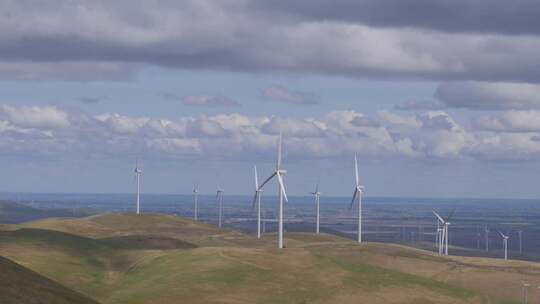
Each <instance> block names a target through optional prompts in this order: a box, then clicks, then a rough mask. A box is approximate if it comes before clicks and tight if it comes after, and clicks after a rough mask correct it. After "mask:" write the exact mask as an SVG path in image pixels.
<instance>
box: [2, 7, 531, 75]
mask: <svg viewBox="0 0 540 304" xmlns="http://www.w3.org/2000/svg"><path fill="white" fill-rule="evenodd" d="M318 2H319V3H318V4H319V7H321V9H314V8H313V7H315V5H313V4H310V5H309V7H308V2H307V1H302V2H298V3H296V2H295V3H292V2H289V1H288V2H287V4H286V5H285V6H283V5H284V4H283V3H285V2H281V4H279V3H278V4H268V1H259V2H246V1H243V0H228V1H195V0H191V1H182V2H168V1H167V2H166V1H163V2H152V5H144V4H145V3H146V2H145V1H142V0H139V1H127V0H124V1H114V2H111V1H87V2H85V1H80V2H76V3H75V2H72V1H67V0H54V1H51V2H48V5H39V4H36V3H35V2H34V1H3V2H2V4H0V11H2V12H3V13H4V15H3V18H1V19H0V39H1V40H2V45H1V46H0V77H3V78H9V77H11V79H48V78H66V79H73V80H79V79H82V80H88V79H92V78H93V79H103V78H106V79H109V78H110V77H112V78H116V77H119V78H122V77H124V78H125V77H129V76H130V75H131V73H133V71H134V70H136V69H137V68H140V67H142V66H144V65H147V64H151V65H161V66H166V67H171V68H174V67H176V68H190V69H227V70H233V71H285V72H303V73H321V74H338V75H345V76H352V77H365V76H370V77H380V78H407V79H448V80H453V79H457V80H485V81H522V82H539V81H540V67H539V64H540V53H538V52H537V50H538V49H539V48H540V37H539V36H537V35H536V34H532V33H527V32H525V31H524V29H526V28H528V29H532V30H534V29H538V28H540V27H539V26H537V23H538V22H539V21H538V20H540V18H537V17H538V4H535V3H536V2H532V1H524V0H519V1H517V3H514V2H513V3H512V5H510V4H509V3H508V2H504V3H503V2H495V3H494V2H493V1H489V2H487V1H486V2H482V1H479V0H475V1H468V2H465V1H453V2H451V1H449V0H448V1H426V0H423V1H421V0H415V1H413V2H412V3H409V2H408V3H407V5H408V7H407V9H403V7H402V6H404V5H405V3H403V2H397V1H389V0H384V1H381V2H379V1H377V2H376V1H374V0H371V1H359V2H358V3H356V4H355V3H353V2H352V1H338V2H336V3H334V2H333V1H328V2H321V0H318ZM270 5H273V6H274V8H273V9H268V6H270ZM357 6H359V7H357ZM143 8H144V9H143ZM360 8H362V9H360ZM514 10H515V11H514ZM411 14H412V15H413V16H411ZM443 15H447V17H446V18H443ZM458 15H459V16H465V17H462V18H461V19H460V18H457V16H458ZM355 16H358V17H355ZM370 16H371V17H370ZM453 16H455V17H456V18H454V17H453ZM478 16H480V17H481V18H480V17H478ZM514 16H515V17H514ZM366 18H367V19H366ZM400 20H401V21H400ZM407 20H409V21H408V23H407ZM467 20H469V21H467ZM476 23H477V24H476ZM453 24H454V27H458V26H462V27H463V28H461V29H460V28H452V25H453ZM417 27H421V28H423V29H422V30H418V28H417ZM505 28H506V29H507V30H505ZM499 33H503V34H499ZM509 33H519V34H527V35H508V34H509ZM66 62H70V63H71V65H66ZM79 63H85V64H90V65H94V64H97V63H99V64H101V65H102V66H100V67H95V68H89V69H84V68H82V67H78V66H77V65H78V64H79ZM5 65H12V66H11V67H8V68H5V67H4V68H2V66H5ZM13 65H16V66H13ZM10 69H11V70H13V69H15V71H16V72H15V73H10V72H9V70H10ZM3 71H4V72H3ZM104 71H109V73H107V72H104Z"/></svg>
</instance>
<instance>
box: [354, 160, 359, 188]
mask: <svg viewBox="0 0 540 304" xmlns="http://www.w3.org/2000/svg"><path fill="white" fill-rule="evenodd" d="M354 174H355V177H356V186H358V185H359V184H360V181H359V178H358V159H357V157H356V153H355V154H354Z"/></svg>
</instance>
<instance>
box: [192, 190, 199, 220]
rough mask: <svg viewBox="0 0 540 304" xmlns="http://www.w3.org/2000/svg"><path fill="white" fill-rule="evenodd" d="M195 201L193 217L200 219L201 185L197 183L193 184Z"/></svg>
mask: <svg viewBox="0 0 540 304" xmlns="http://www.w3.org/2000/svg"><path fill="white" fill-rule="evenodd" d="M193 201H194V202H193V203H194V205H195V206H194V212H193V219H194V220H196V221H198V220H199V214H198V212H199V186H197V184H195V185H193Z"/></svg>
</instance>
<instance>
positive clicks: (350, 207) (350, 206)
mask: <svg viewBox="0 0 540 304" xmlns="http://www.w3.org/2000/svg"><path fill="white" fill-rule="evenodd" d="M357 195H358V188H354V193H353V196H352V200H351V204H350V205H349V210H351V209H352V207H353V205H354V200H355V199H356V196H357Z"/></svg>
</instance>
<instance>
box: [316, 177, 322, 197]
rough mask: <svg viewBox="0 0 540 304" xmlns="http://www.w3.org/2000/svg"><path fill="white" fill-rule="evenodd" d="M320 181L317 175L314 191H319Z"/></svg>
mask: <svg viewBox="0 0 540 304" xmlns="http://www.w3.org/2000/svg"><path fill="white" fill-rule="evenodd" d="M320 182H321V178H320V177H319V179H318V180H317V185H316V186H315V193H318V192H319V183H320Z"/></svg>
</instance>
